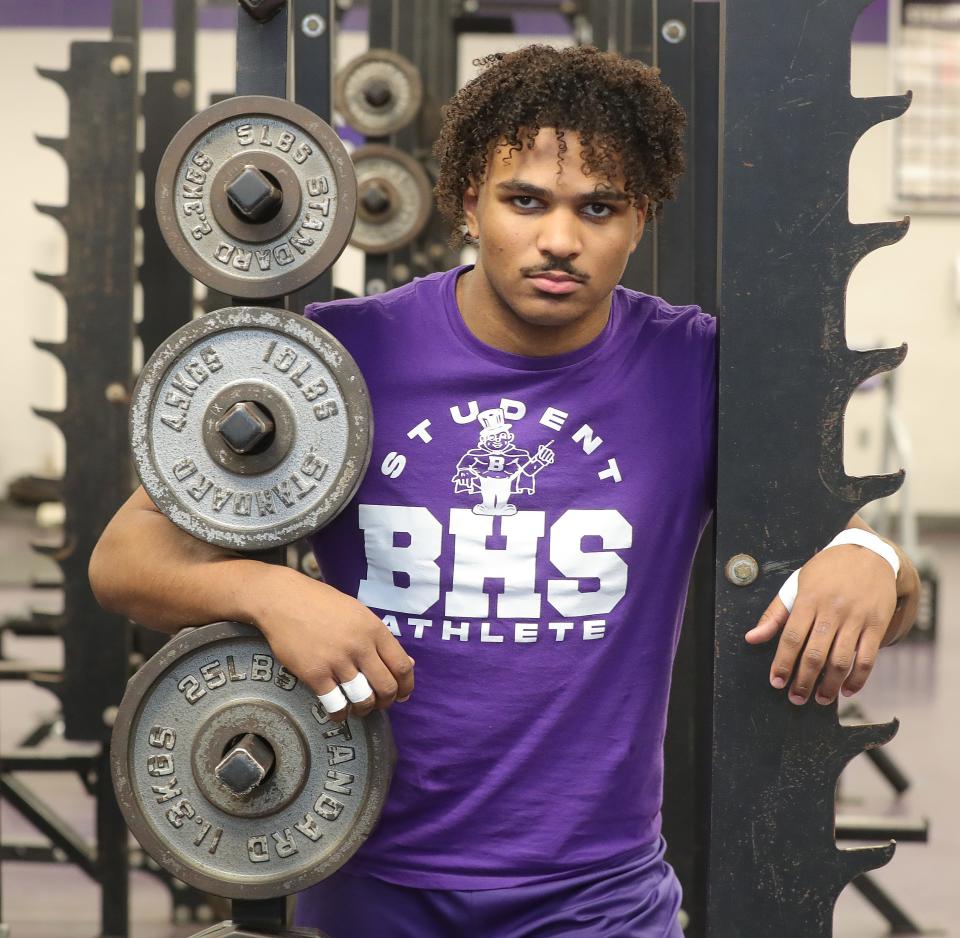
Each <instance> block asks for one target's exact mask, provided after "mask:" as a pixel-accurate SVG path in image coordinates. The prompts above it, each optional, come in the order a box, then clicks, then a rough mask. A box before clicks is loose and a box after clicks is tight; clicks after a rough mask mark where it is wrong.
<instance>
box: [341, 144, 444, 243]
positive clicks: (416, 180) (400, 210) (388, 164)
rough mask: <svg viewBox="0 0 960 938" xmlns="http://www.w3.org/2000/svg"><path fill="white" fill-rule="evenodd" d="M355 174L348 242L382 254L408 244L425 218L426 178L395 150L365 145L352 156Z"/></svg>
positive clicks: (429, 205) (428, 200)
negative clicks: (355, 191) (354, 218)
mask: <svg viewBox="0 0 960 938" xmlns="http://www.w3.org/2000/svg"><path fill="white" fill-rule="evenodd" d="M353 165H354V168H355V169H356V173H357V188H358V196H357V223H356V226H355V227H354V229H353V237H352V238H351V239H350V243H351V244H352V245H353V246H354V247H358V248H360V249H361V250H363V251H366V252H367V253H368V254H386V253H387V252H388V251H396V250H397V249H398V248H401V247H403V246H404V245H405V244H409V243H410V242H411V241H413V240H414V239H415V238H416V237H417V235H418V234H420V232H421V231H423V229H424V227H425V226H426V224H427V221H429V219H430V211H431V208H432V206H433V202H432V200H431V196H430V177H429V176H427V172H426V170H425V169H424V168H423V167H422V166H421V165H420V164H419V163H418V162H417V161H416V160H415V159H414V158H413V157H412V156H409V155H408V154H406V153H404V152H403V151H402V150H398V149H397V148H396V147H387V146H382V145H381V144H376V143H374V144H370V145H369V146H365V147H360V148H359V149H357V150H354V152H353Z"/></svg>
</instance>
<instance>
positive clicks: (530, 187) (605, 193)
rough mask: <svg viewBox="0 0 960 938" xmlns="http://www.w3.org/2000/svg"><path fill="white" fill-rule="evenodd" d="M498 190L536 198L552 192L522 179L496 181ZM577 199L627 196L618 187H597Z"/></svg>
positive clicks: (615, 199)
mask: <svg viewBox="0 0 960 938" xmlns="http://www.w3.org/2000/svg"><path fill="white" fill-rule="evenodd" d="M497 191H498V192H522V193H523V194H524V195H529V196H532V197H533V198H536V199H548V198H550V196H551V195H553V193H552V192H551V191H550V190H549V189H544V188H542V187H541V186H535V185H534V184H533V183H531V182H524V181H523V180H522V179H508V180H506V181H505V182H500V183H497ZM577 199H578V200H579V201H581V202H595V201H603V202H627V201H629V197H628V196H627V194H626V193H625V192H621V191H620V190H618V189H608V188H603V187H598V188H596V189H591V190H590V191H589V192H583V193H581V194H580V195H579V196H577Z"/></svg>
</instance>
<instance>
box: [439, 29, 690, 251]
mask: <svg viewBox="0 0 960 938" xmlns="http://www.w3.org/2000/svg"><path fill="white" fill-rule="evenodd" d="M474 64H475V65H479V66H481V67H482V68H483V70H482V71H481V72H480V74H479V75H477V76H476V77H475V78H474V79H472V80H471V81H470V82H468V83H467V84H466V85H464V87H463V88H461V89H460V91H458V92H457V94H456V95H454V97H453V98H452V99H451V100H450V103H449V104H447V105H446V106H445V107H444V109H443V125H442V127H441V129H440V136H439V138H438V139H437V142H436V144H435V145H434V148H433V152H434V155H435V156H436V157H437V160H438V162H439V175H438V178H437V182H436V185H435V186H434V190H433V194H434V197H435V198H436V201H437V208H438V209H439V211H440V213H441V214H442V215H443V217H444V218H445V219H446V220H447V221H448V222H449V223H450V224H451V225H452V227H453V232H454V233H453V241H454V243H455V244H456V243H463V242H464V240H465V238H464V236H463V234H462V230H463V226H464V217H463V193H464V192H465V191H466V189H467V187H468V186H469V184H470V181H471V180H482V179H483V178H484V176H485V174H486V170H487V161H488V159H489V157H490V155H491V153H492V151H493V147H494V145H496V144H498V143H500V142H501V141H505V142H506V144H507V146H509V147H511V148H513V149H515V150H518V151H519V150H521V149H522V148H523V147H524V146H527V147H529V148H531V149H532V148H533V146H534V143H535V138H536V136H537V133H538V132H539V131H540V129H541V128H542V127H556V128H557V129H558V130H565V131H572V132H575V133H577V134H578V135H579V136H580V139H581V143H582V152H583V155H584V164H583V171H584V172H586V173H589V174H591V175H592V174H594V173H596V174H598V175H600V176H604V177H607V178H613V177H614V176H616V175H617V174H619V173H622V174H623V177H624V181H625V187H626V192H627V195H628V196H629V197H630V199H631V202H632V203H633V204H637V203H638V202H639V200H640V199H641V198H642V197H643V196H647V197H649V199H650V205H649V207H648V209H647V218H648V219H649V218H653V217H655V216H659V215H660V213H661V210H662V207H663V202H664V201H665V200H667V199H672V198H674V196H675V195H676V188H677V181H678V179H679V178H680V176H681V175H682V174H683V170H684V167H685V165H686V159H685V157H684V153H683V131H684V127H685V125H686V115H685V114H684V112H683V108H681V107H680V105H679V104H678V103H677V101H676V100H675V99H674V97H673V95H672V94H670V90H669V89H668V88H667V86H666V85H664V84H663V82H661V81H660V78H659V77H658V76H659V69H656V68H652V67H651V66H649V65H644V64H643V63H642V62H639V61H637V60H635V59H626V58H623V57H622V56H619V55H616V54H615V53H612V52H601V51H599V50H598V49H594V48H592V47H590V46H579V47H570V48H565V49H555V48H553V47H552V46H544V45H530V46H526V47H524V48H523V49H520V50H518V51H517V52H509V53H496V54H494V55H489V56H486V57H485V58H483V59H478V60H476V62H475V63H474ZM558 137H559V148H560V158H561V160H562V158H563V154H564V151H565V150H566V145H565V143H564V140H563V137H562V135H559V134H558ZM558 171H559V169H558Z"/></svg>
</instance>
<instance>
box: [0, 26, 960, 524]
mask: <svg viewBox="0 0 960 938" xmlns="http://www.w3.org/2000/svg"><path fill="white" fill-rule="evenodd" d="M98 38H106V32H105V31H94V30H87V31H76V30H72V31H66V30H53V29H43V30H26V29H11V30H5V31H2V32H0V82H2V84H0V87H3V88H4V89H5V90H9V89H15V91H14V93H13V94H7V95H5V102H4V125H5V134H4V137H5V144H6V146H5V147H4V148H3V150H2V152H0V164H4V165H3V171H4V173H5V175H6V176H7V178H12V179H15V180H17V181H18V182H19V184H18V185H16V186H13V187H11V191H10V192H9V193H8V196H7V199H8V209H7V211H6V213H5V214H6V218H5V220H4V224H3V225H2V226H0V263H2V267H0V272H2V282H3V287H4V295H5V297H6V302H5V303H4V307H3V312H2V313H0V316H2V322H3V341H2V344H0V348H2V351H0V361H2V364H0V400H2V401H3V407H2V409H0V425H2V434H0V440H2V442H0V494H2V492H3V491H4V490H5V489H6V486H7V485H8V483H9V482H10V480H11V479H13V478H15V477H16V476H18V475H21V474H24V473H37V474H55V473H57V472H59V471H60V467H61V465H62V459H63V447H62V443H61V440H60V436H59V434H58V433H57V431H56V430H55V429H54V428H53V426H52V425H50V424H48V423H47V422H46V421H43V420H39V419H37V418H35V417H34V416H33V415H32V413H31V411H30V408H31V406H39V407H57V406H60V405H61V404H62V402H63V395H64V386H63V375H62V372H61V369H60V366H59V364H58V363H57V362H56V361H55V360H54V359H53V358H52V357H51V356H49V355H46V354H45V353H43V352H40V351H38V350H36V349H34V348H33V346H32V345H31V339H32V338H34V337H36V338H47V339H59V338H63V336H64V334H65V310H64V308H63V303H62V302H61V300H60V298H59V294H57V293H56V291H54V290H52V289H51V288H50V287H47V286H46V285H44V284H41V283H39V282H37V281H35V280H34V279H33V277H32V275H31V273H30V272H31V270H47V271H53V272H57V271H62V270H63V269H64V266H65V260H66V257H65V254H66V245H65V239H64V236H63V232H62V231H61V229H60V227H59V226H58V225H57V224H56V223H55V222H54V221H52V220H51V219H48V218H46V217H44V216H41V215H39V214H38V213H37V212H35V211H34V210H33V208H32V203H33V202H47V203H54V204H57V203H61V202H63V201H64V200H65V198H66V172H65V168H64V166H63V164H62V161H61V160H60V158H59V157H58V156H57V155H56V154H55V153H53V152H52V151H50V150H48V149H46V148H44V147H40V146H39V145H37V144H36V143H35V142H34V140H33V135H34V134H43V135H48V136H61V135H63V133H64V132H65V129H66V122H67V107H66V98H65V96H64V95H63V93H62V92H61V90H60V89H59V87H58V86H56V85H55V84H53V83H52V82H49V81H46V80H44V79H42V78H40V77H39V76H38V75H36V73H35V67H36V66H38V65H41V66H46V67H53V68H63V67H66V64H67V61H68V55H69V48H68V47H69V43H70V42H71V41H75V40H79V39H98ZM533 38H534V37H528V38H527V39H526V40H523V41H530V40H532V39H533ZM365 43H366V37H365V36H364V35H362V34H357V33H344V34H342V35H341V36H340V46H339V55H340V59H341V61H347V60H349V59H350V58H352V57H353V56H354V55H356V54H359V52H361V51H363V49H364V48H365ZM519 44H520V41H519V40H518V39H517V38H516V37H512V36H510V37H506V36H504V37H500V36H497V37H494V36H484V37H467V38H464V39H463V40H462V43H461V54H460V60H461V62H462V63H463V64H462V67H461V74H460V77H461V80H465V79H466V78H468V77H469V76H470V75H471V74H473V71H474V69H473V67H472V66H471V64H470V63H471V61H472V60H473V59H474V58H475V57H477V56H480V55H483V54H484V53H486V52H488V51H492V50H494V49H506V48H509V47H512V46H515V45H519ZM558 44H559V42H558ZM143 59H144V66H145V68H147V69H161V68H169V67H170V64H171V62H172V43H171V39H170V34H169V33H168V32H167V31H162V30H147V31H146V32H145V33H144V36H143ZM887 61H888V56H887V52H886V50H885V49H884V48H882V47H877V46H855V47H854V93H855V94H859V95H872V94H886V93H888V92H889V91H890V88H889V83H888V77H887ZM198 62H200V63H201V67H200V70H199V74H198V85H199V88H198V91H199V95H200V97H199V100H200V101H205V100H207V96H208V95H209V94H210V93H211V92H214V91H221V90H223V89H226V88H229V87H231V84H232V76H233V69H234V61H233V37H232V34H231V33H230V32H228V31H202V32H201V34H200V37H199V40H198ZM889 136H890V125H882V126H881V127H879V128H875V129H873V130H871V131H870V132H869V133H868V134H867V135H866V136H865V137H864V138H863V139H862V140H861V142H860V144H859V145H858V147H857V149H856V150H855V152H854V155H853V159H852V161H851V191H850V212H851V219H852V220H853V221H855V222H860V221H878V220H882V219H885V218H893V217H897V216H896V215H895V214H893V213H891V211H890V191H891V186H890V154H891V148H890V140H889ZM958 255H960V218H956V217H953V218H951V217H931V216H927V217H924V216H920V217H916V218H915V219H914V223H913V227H912V229H911V232H910V234H909V235H908V237H907V238H906V239H905V241H903V242H901V243H900V244H899V245H895V246H893V247H890V248H885V249H883V250H881V251H877V252H875V253H874V254H872V255H870V256H869V257H867V258H866V260H864V261H863V263H862V264H861V265H860V266H859V267H858V268H857V270H856V271H855V272H854V274H853V277H852V278H851V281H850V288H849V296H848V337H849V340H850V342H851V344H854V345H859V346H862V347H868V346H872V345H876V344H878V343H883V344H891V345H893V344H898V343H899V342H901V341H907V342H908V343H909V344H910V346H911V350H910V355H909V357H908V359H907V361H906V363H905V364H904V365H903V367H902V368H901V369H900V371H899V374H900V376H901V397H902V409H903V414H904V418H905V420H906V423H907V425H908V427H909V430H910V432H911V434H912V438H913V443H914V449H915V456H914V461H913V464H912V465H911V484H912V494H913V499H914V502H915V504H916V506H917V508H918V510H920V511H921V512H923V513H929V514H950V515H958V516H960V490H958V486H956V485H955V484H954V481H955V480H956V479H958V478H960V444H958V443H957V441H956V440H955V439H954V435H953V432H952V431H953V427H954V424H955V420H954V417H953V409H954V406H955V405H954V402H955V401H956V399H957V393H956V390H955V388H954V386H953V382H952V374H953V372H954V371H956V365H951V363H952V362H960V303H958V301H957V297H956V284H955V279H954V269H955V259H956V257H957V256H958ZM361 278H362V268H361V263H360V255H359V252H356V251H354V250H353V249H352V248H348V249H347V251H346V252H345V253H344V256H343V257H342V258H341V260H340V261H339V262H338V264H337V267H336V269H335V280H336V282H337V283H338V285H340V286H343V287H345V288H347V289H349V290H352V291H353V292H359V291H360V287H361ZM881 410H882V408H881V406H880V399H879V395H878V394H862V395H861V394H858V395H856V396H855V398H854V401H853V403H852V404H851V407H850V410H849V412H848V419H847V468H848V471H851V472H855V473H862V472H874V471H877V470H878V469H879V466H878V465H877V458H878V457H877V450H878V440H879V430H880V422H881V420H882V413H881Z"/></svg>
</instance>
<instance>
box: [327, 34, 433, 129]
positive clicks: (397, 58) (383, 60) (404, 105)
mask: <svg viewBox="0 0 960 938" xmlns="http://www.w3.org/2000/svg"><path fill="white" fill-rule="evenodd" d="M333 93H334V106H335V107H336V109H337V110H338V111H339V112H340V113H341V114H342V115H343V118H344V120H345V121H346V122H347V123H348V124H349V125H350V126H351V127H352V128H353V129H354V130H356V131H357V132H358V133H361V134H363V135H364V136H366V137H386V136H387V135H389V134H392V133H396V132H397V131H398V130H400V128H401V127H406V126H407V124H409V123H410V121H412V120H413V119H414V118H415V117H416V116H417V112H418V111H419V110H420V105H421V104H422V103H423V82H422V81H421V80H420V72H418V71H417V68H416V66H415V65H414V64H413V63H412V62H410V61H409V60H408V59H405V58H404V57H403V56H402V55H397V53H396V52H392V51H390V50H389V49H371V50H370V51H369V52H365V53H363V55H360V56H357V58H355V59H353V60H351V61H350V62H348V63H347V64H346V65H345V66H344V67H343V68H342V69H341V70H340V71H339V72H337V76H336V78H335V80H334V92H333Z"/></svg>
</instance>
